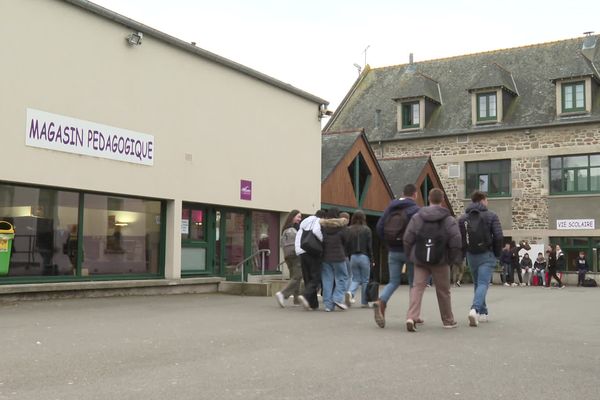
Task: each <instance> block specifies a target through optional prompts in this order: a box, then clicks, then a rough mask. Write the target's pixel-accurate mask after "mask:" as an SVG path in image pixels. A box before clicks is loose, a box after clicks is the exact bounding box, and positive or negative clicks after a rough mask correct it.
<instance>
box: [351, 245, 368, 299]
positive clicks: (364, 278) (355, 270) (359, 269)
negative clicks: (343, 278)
mask: <svg viewBox="0 0 600 400" xmlns="http://www.w3.org/2000/svg"><path fill="white" fill-rule="evenodd" d="M350 267H351V269H352V283H351V284H350V290H349V292H350V293H352V296H353V297H354V295H355V294H356V289H358V287H359V286H361V285H362V286H361V289H360V302H361V304H368V303H367V283H369V273H370V272H371V261H370V260H369V257H368V256H367V255H365V254H352V257H350Z"/></svg>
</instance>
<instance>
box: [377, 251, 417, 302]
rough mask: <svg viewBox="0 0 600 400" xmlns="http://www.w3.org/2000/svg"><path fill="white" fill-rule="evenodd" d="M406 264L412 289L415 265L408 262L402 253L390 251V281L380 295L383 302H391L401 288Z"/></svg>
mask: <svg viewBox="0 0 600 400" xmlns="http://www.w3.org/2000/svg"><path fill="white" fill-rule="evenodd" d="M404 263H406V272H407V273H408V285H409V287H412V284H413V276H414V266H413V263H409V262H407V257H406V255H405V254H404V253H403V252H401V251H390V252H389V253H388V269H389V271H390V281H389V282H388V284H387V285H385V287H384V288H383V291H382V292H381V294H380V295H379V298H380V299H381V300H383V302H384V303H386V304H387V302H388V301H389V300H390V297H392V294H394V292H395V291H396V289H398V286H400V279H401V278H402V265H404Z"/></svg>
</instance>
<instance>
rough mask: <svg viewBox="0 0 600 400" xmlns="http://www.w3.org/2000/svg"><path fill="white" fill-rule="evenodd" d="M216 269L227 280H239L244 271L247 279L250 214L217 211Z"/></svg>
mask: <svg viewBox="0 0 600 400" xmlns="http://www.w3.org/2000/svg"><path fill="white" fill-rule="evenodd" d="M215 221H216V224H215V270H216V271H218V274H219V275H222V276H225V277H226V278H227V280H234V281H238V280H240V279H241V276H242V272H243V273H244V280H245V279H246V277H247V275H248V272H250V271H249V270H248V268H249V265H250V264H249V262H248V261H246V262H244V259H245V258H246V254H247V252H248V251H247V249H248V244H247V240H246V237H247V236H248V235H246V232H247V231H248V215H247V213H246V212H243V211H235V210H223V209H222V210H216V211H215Z"/></svg>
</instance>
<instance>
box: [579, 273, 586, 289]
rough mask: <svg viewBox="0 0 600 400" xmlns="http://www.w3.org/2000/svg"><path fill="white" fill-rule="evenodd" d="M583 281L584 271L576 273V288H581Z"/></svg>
mask: <svg viewBox="0 0 600 400" xmlns="http://www.w3.org/2000/svg"><path fill="white" fill-rule="evenodd" d="M583 281H585V271H577V286H583Z"/></svg>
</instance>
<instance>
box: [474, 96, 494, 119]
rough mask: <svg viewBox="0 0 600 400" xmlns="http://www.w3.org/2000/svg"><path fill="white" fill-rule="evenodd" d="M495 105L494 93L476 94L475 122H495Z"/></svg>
mask: <svg viewBox="0 0 600 400" xmlns="http://www.w3.org/2000/svg"><path fill="white" fill-rule="evenodd" d="M496 105H497V101H496V92H489V93H480V94H478V95H477V121H496V119H497V115H498V113H497V111H498V110H497V106H496Z"/></svg>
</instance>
